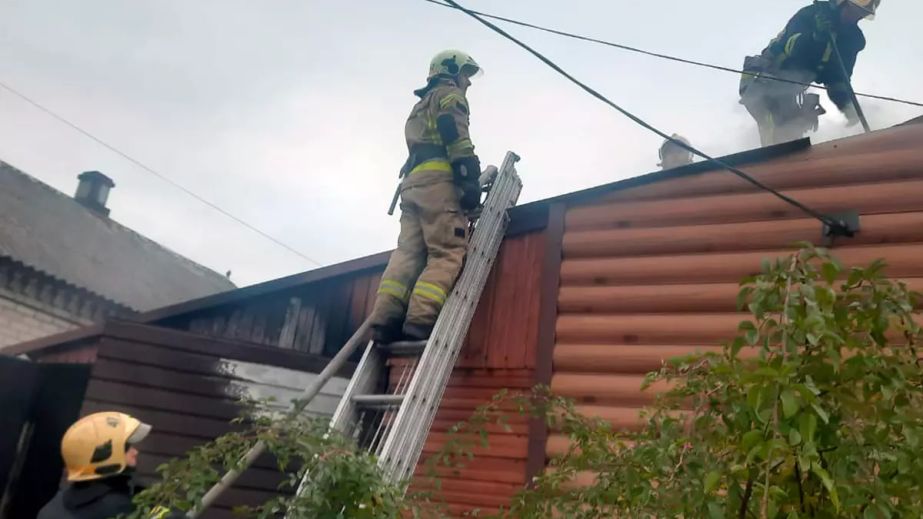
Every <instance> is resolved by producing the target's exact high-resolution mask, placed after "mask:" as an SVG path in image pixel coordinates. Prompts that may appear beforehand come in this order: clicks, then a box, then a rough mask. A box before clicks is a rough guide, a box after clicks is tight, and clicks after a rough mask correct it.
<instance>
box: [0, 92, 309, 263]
mask: <svg viewBox="0 0 923 519" xmlns="http://www.w3.org/2000/svg"><path fill="white" fill-rule="evenodd" d="M0 88H3V89H4V90H6V91H7V92H9V93H11V94H13V95H14V96H16V97H18V98H20V99H22V100H23V101H25V102H27V103H29V104H31V105H32V106H34V107H35V108H38V109H39V110H41V111H43V112H45V113H46V114H47V115H49V116H51V117H52V118H54V119H56V120H57V121H59V122H61V123H64V124H65V125H67V126H69V127H70V128H71V129H73V130H76V131H77V132H78V133H80V134H82V135H83V136H84V137H87V138H89V139H90V140H92V141H94V142H96V143H97V144H99V145H100V146H102V147H104V148H106V149H107V150H109V151H111V152H113V153H115V154H116V155H119V156H120V157H122V158H124V159H125V160H127V161H129V162H131V163H132V164H134V165H135V166H138V167H139V168H141V170H142V171H146V172H148V173H150V174H152V175H154V176H155V177H157V178H159V179H160V180H162V181H164V182H166V183H168V184H170V185H171V186H173V187H175V188H177V189H179V190H180V191H182V192H184V193H186V194H187V195H189V196H191V197H192V198H195V199H196V200H198V201H199V202H202V203H203V204H205V205H207V206H209V207H211V208H212V209H214V210H215V211H218V212H219V213H221V214H223V215H224V216H227V217H228V218H230V219H231V220H234V221H235V222H237V223H239V224H241V225H243V226H244V227H246V228H247V229H250V230H251V231H253V232H255V233H257V234H259V235H260V236H262V237H264V238H266V239H268V240H269V241H271V242H273V243H275V244H276V245H279V246H280V247H283V248H285V249H286V250H288V251H289V252H291V253H293V254H295V255H297V256H299V257H301V258H302V259H304V260H307V261H308V262H310V263H313V264H315V265H317V266H322V264H321V263H320V262H319V261H317V260H315V259H312V258H311V257H310V256H308V255H306V254H304V253H302V252H301V251H299V250H298V249H295V248H294V247H292V246H290V245H287V244H286V243H285V242H283V241H281V240H279V239H278V238H276V237H274V236H272V235H271V234H269V233H267V232H266V231H263V230H262V229H260V228H258V227H256V226H254V225H252V224H250V223H247V222H246V221H244V220H243V219H241V218H239V217H237V216H234V215H233V214H231V213H229V212H228V211H226V210H224V209H222V208H221V207H220V206H218V205H217V204H215V203H213V202H210V201H209V200H207V199H205V198H203V197H202V196H200V195H198V194H196V193H195V192H194V191H192V190H190V189H189V188H187V187H185V186H183V185H182V184H180V183H178V182H176V181H175V180H173V179H171V178H170V177H167V176H166V175H164V174H162V173H160V172H158V171H157V170H155V169H154V168H152V167H150V166H148V165H146V164H144V163H143V162H141V161H140V160H138V159H136V158H134V157H132V156H131V155H129V154H127V153H125V152H123V151H121V150H119V149H118V148H116V147H115V146H113V145H111V144H109V143H108V142H106V141H104V140H102V139H100V138H99V137H97V136H95V135H93V134H92V133H90V132H89V131H87V130H84V129H83V128H81V127H80V126H78V125H77V124H75V123H72V122H71V121H70V120H68V119H65V118H64V117H63V116H61V115H58V114H57V113H55V112H53V111H52V110H51V109H49V108H46V107H45V106H44V105H42V104H40V103H38V102H37V101H35V100H33V99H31V98H29V97H28V96H26V95H25V94H23V93H22V92H19V91H18V90H16V89H14V88H13V87H11V86H9V85H8V84H6V83H4V82H3V81H0Z"/></svg>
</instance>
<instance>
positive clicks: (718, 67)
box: [423, 0, 923, 107]
mask: <svg viewBox="0 0 923 519" xmlns="http://www.w3.org/2000/svg"><path fill="white" fill-rule="evenodd" d="M423 1H424V2H429V3H431V4H434V5H439V6H442V7H447V8H449V9H462V10H464V9H463V8H460V7H455V6H453V5H450V4H446V3H443V2H441V1H439V0H423ZM468 12H471V13H474V14H476V15H479V16H482V17H484V18H491V19H493V20H499V21H501V22H506V23H510V24H513V25H519V26H521V27H528V28H529V29H535V30H538V31H542V32H547V33H550V34H555V35H558V36H564V37H566V38H573V39H575V40H581V41H586V42H590V43H598V44H600V45H605V46H607V47H614V48H616V49H621V50H626V51H629V52H635V53H638V54H643V55H645V56H651V57H654V58H660V59H665V60H669V61H675V62H677V63H685V64H687V65H696V66H699V67H705V68H710V69H713V70H721V71H724V72H732V73H734V74H747V75H751V76H753V75H755V74H754V73H752V72H745V71H743V70H739V69H736V68H732V67H725V66H722V65H715V64H712V63H706V62H704V61H695V60H691V59H685V58H679V57H676V56H671V55H669V54H661V53H658V52H651V51H648V50H644V49H639V48H637V47H631V46H629V45H623V44H621V43H614V42H611V41H606V40H600V39H597V38H591V37H589V36H583V35H580V34H575V33H572V32H566V31H561V30H558V29H551V28H549V27H543V26H541V25H535V24H532V23H528V22H523V21H520V20H515V19H513V18H506V17H504V16H498V15H494V14H489V13H484V12H480V11H473V10H470V9H469V10H468ZM760 78H761V79H768V80H771V81H778V82H780V83H789V84H792V85H800V86H803V87H809V88H817V89H819V90H827V87H825V86H823V85H815V84H813V83H804V82H801V81H794V80H791V79H785V78H780V77H775V76H760ZM856 95H857V96H859V97H867V98H869V99H878V100H880V101H891V102H893V103H901V104H905V105H910V106H918V107H923V103H918V102H916V101H908V100H906V99H899V98H896V97H888V96H880V95H875V94H863V93H860V92H856Z"/></svg>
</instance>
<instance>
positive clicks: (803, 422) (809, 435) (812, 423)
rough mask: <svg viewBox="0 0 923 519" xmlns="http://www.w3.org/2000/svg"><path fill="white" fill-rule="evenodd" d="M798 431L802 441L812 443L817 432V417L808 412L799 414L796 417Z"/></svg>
mask: <svg viewBox="0 0 923 519" xmlns="http://www.w3.org/2000/svg"><path fill="white" fill-rule="evenodd" d="M798 432H799V433H800V434H801V438H802V439H803V440H804V441H808V442H812V443H813V442H814V434H815V433H816V432H817V417H816V416H814V415H813V414H810V413H806V414H803V415H801V416H800V417H799V418H798Z"/></svg>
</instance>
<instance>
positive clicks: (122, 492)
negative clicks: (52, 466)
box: [37, 412, 182, 519]
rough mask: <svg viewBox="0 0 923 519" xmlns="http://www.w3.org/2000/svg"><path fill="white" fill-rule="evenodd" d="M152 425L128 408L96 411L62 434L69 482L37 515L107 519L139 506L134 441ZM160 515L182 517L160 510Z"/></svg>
mask: <svg viewBox="0 0 923 519" xmlns="http://www.w3.org/2000/svg"><path fill="white" fill-rule="evenodd" d="M150 432H151V426H150V425H148V424H145V423H142V422H141V421H139V420H138V419H136V418H134V417H132V416H129V415H127V414H124V413H116V412H102V413H94V414H91V415H88V416H85V417H83V418H81V419H80V420H77V421H76V422H75V423H74V424H73V425H71V426H70V427H69V428H68V429H67V431H66V432H65V433H64V437H63V438H62V439H61V457H62V458H64V465H65V467H66V469H67V485H65V486H64V488H62V489H61V490H60V491H59V492H58V493H57V494H56V495H55V496H54V498H52V499H51V501H49V502H48V504H46V505H45V506H44V507H43V508H42V509H41V511H39V513H38V517H37V519H109V518H113V517H117V516H119V515H120V514H128V513H131V512H133V511H134V510H135V507H134V505H133V504H132V497H133V496H134V494H135V493H136V492H138V491H139V490H140V487H138V486H137V485H136V484H135V483H134V481H133V480H132V473H133V471H134V468H135V466H136V465H137V463H138V450H137V449H136V448H135V446H136V445H137V444H138V443H140V442H141V441H142V440H144V438H145V437H147V435H148V434H150ZM154 517H155V518H156V519H174V518H179V517H182V516H181V515H179V514H178V513H171V512H169V511H167V510H162V511H159V512H157V513H155V514H154Z"/></svg>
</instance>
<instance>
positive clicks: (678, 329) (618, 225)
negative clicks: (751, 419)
mask: <svg viewBox="0 0 923 519" xmlns="http://www.w3.org/2000/svg"><path fill="white" fill-rule="evenodd" d="M744 169H745V170H746V171H747V172H749V173H751V174H753V175H754V176H756V177H757V178H759V179H760V180H761V181H763V182H765V183H766V184H768V185H770V186H773V187H777V188H781V189H783V190H784V192H785V193H786V194H787V195H789V196H791V197H793V198H795V199H797V200H799V201H801V202H803V203H805V204H807V205H809V206H811V207H813V208H815V209H818V210H820V211H823V212H839V211H846V210H855V211H858V212H859V213H860V214H861V215H862V216H861V227H862V229H861V232H860V233H859V234H858V235H857V236H856V237H855V238H852V239H848V238H837V239H836V240H835V241H834V243H833V244H832V245H833V247H834V249H835V250H834V253H835V254H836V255H837V256H838V257H839V258H840V259H841V260H843V262H844V263H846V264H847V265H862V264H868V263H869V262H871V261H872V260H875V259H877V258H884V259H885V260H886V261H887V262H888V264H889V268H888V273H889V275H890V276H892V277H896V278H900V279H903V280H904V281H906V282H907V283H908V284H909V285H910V287H911V288H914V289H918V290H919V289H921V288H923V260H921V258H923V125H913V126H905V127H899V128H894V129H890V130H886V131H881V132H876V133H874V134H871V135H867V136H859V137H855V138H850V139H845V140H841V141H836V142H832V143H825V144H821V145H817V146H813V147H811V148H810V149H808V150H805V151H803V152H799V153H795V154H792V155H790V156H787V157H782V158H779V159H775V160H771V161H767V162H764V163H760V164H754V165H750V166H745V167H744ZM820 234H821V224H820V223H819V222H817V221H816V220H814V219H812V218H808V217H806V216H805V214H804V213H803V212H801V211H799V210H798V209H796V208H794V207H792V206H790V205H788V204H786V203H784V202H783V201H781V200H779V199H778V198H775V197H774V196H772V195H770V194H768V193H765V192H761V191H757V190H755V189H754V188H753V186H751V185H749V184H747V183H745V182H743V181H742V180H740V179H738V178H736V177H734V176H733V175H731V174H730V173H727V172H711V173H706V174H701V175H695V176H689V177H682V178H675V179H671V180H667V181H663V182H657V183H652V184H648V185H644V186H639V187H632V188H629V189H624V190H620V191H616V192H613V193H609V194H607V195H604V196H602V197H601V198H600V199H598V200H597V201H596V202H592V203H585V204H581V205H577V206H573V207H571V208H569V210H568V211H567V214H566V220H565V234H564V240H563V254H564V261H563V263H562V266H561V288H560V292H559V296H558V318H557V325H556V346H555V349H554V370H553V371H554V374H553V377H552V389H553V390H554V391H556V392H557V393H559V394H562V395H565V396H569V397H572V398H574V399H576V400H577V402H578V404H579V405H580V409H581V410H582V411H583V412H584V413H585V414H587V415H590V416H597V417H601V418H604V419H606V420H608V421H609V422H610V423H612V424H613V425H614V426H616V427H617V428H621V429H635V428H637V427H639V426H640V425H641V422H640V417H639V415H638V412H639V410H640V408H641V407H642V406H644V405H646V404H649V403H650V402H651V398H652V393H651V392H647V393H642V392H641V391H640V385H641V382H642V379H643V377H644V375H645V373H647V372H649V371H652V370H656V369H657V368H658V367H659V366H660V365H661V362H663V361H664V360H666V359H668V358H670V357H675V356H678V355H683V354H688V353H690V352H692V351H694V350H715V349H717V348H718V347H719V345H720V344H721V342H722V341H724V340H727V339H729V338H731V337H733V335H734V334H735V332H736V327H737V324H738V323H739V321H740V320H741V319H743V318H746V315H745V314H742V313H738V312H737V310H736V307H735V304H736V303H735V301H736V299H735V298H736V293H737V289H738V285H737V283H738V282H739V280H740V279H741V278H742V277H744V276H746V275H749V274H754V273H756V272H758V271H759V268H760V261H761V260H762V259H763V258H774V257H779V256H782V255H784V254H786V251H787V250H790V246H791V244H793V243H794V242H796V241H811V242H814V243H816V244H823V243H822V242H823V240H822V238H821V235H820ZM657 389H658V388H653V390H652V391H654V392H655V391H656V390H657ZM661 389H662V387H661ZM566 445H567V442H566V439H565V438H562V437H560V436H557V435H554V434H552V435H551V436H550V437H549V439H548V441H547V443H546V453H547V455H549V456H551V455H554V454H556V453H561V452H562V449H564V448H565V447H566Z"/></svg>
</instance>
